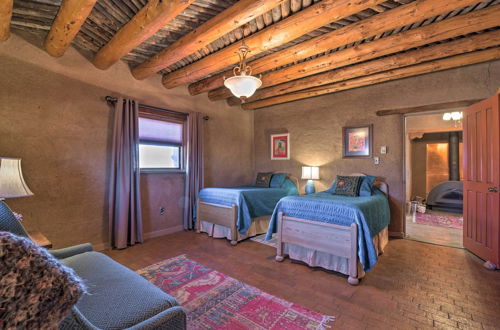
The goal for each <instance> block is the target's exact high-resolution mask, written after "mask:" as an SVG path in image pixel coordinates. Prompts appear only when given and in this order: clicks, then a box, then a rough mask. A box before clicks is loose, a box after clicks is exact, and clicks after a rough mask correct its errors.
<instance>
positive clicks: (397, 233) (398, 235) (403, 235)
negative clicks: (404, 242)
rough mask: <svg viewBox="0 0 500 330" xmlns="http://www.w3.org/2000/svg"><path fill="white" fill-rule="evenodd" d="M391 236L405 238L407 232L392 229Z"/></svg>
mask: <svg viewBox="0 0 500 330" xmlns="http://www.w3.org/2000/svg"><path fill="white" fill-rule="evenodd" d="M389 236H390V237H394V238H405V233H403V232H398V231H390V232H389Z"/></svg>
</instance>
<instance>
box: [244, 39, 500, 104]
mask: <svg viewBox="0 0 500 330" xmlns="http://www.w3.org/2000/svg"><path fill="white" fill-rule="evenodd" d="M499 58H500V47H495V48H490V49H486V50H480V51H476V52H472V53H467V54H461V55H456V56H452V57H447V58H444V59H439V60H436V61H431V62H426V63H422V64H417V65H413V66H409V67H405V68H400V69H395V70H388V71H384V72H381V73H376V74H373V75H369V76H364V77H359V78H354V79H350V80H346V81H341V82H336V83H333V84H328V85H323V86H319V87H316V88H311V89H308V90H304V91H299V92H294V93H290V94H285V95H280V96H276V97H272V98H268V99H263V100H259V101H255V102H251V103H245V104H243V105H242V108H243V109H245V110H253V109H260V108H265V107H269V106H272V105H277V104H282V103H286V102H291V101H297V100H301V99H306V98H310V97H315V96H320V95H324V94H331V93H335V92H339V91H343V90H348V89H353V88H357V87H362V86H369V85H374V84H378V83H381V82H386V81H392V80H397V79H402V78H407V77H412V76H417V75H421V74H426V73H431V72H437V71H442V70H447V69H452V68H456V67H462V66H466V65H471V64H476V63H481V62H487V61H494V60H497V59H499Z"/></svg>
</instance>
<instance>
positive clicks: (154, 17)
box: [92, 0, 195, 70]
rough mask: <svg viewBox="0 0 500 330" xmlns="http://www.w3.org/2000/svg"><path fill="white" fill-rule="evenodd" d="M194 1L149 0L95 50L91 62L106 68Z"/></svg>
mask: <svg viewBox="0 0 500 330" xmlns="http://www.w3.org/2000/svg"><path fill="white" fill-rule="evenodd" d="M194 1H195V0H150V1H149V2H148V3H147V4H146V5H145V6H144V7H142V9H141V10H139V12H137V14H135V16H134V17H132V19H131V20H130V21H129V22H128V23H127V24H125V25H124V26H123V27H122V28H121V29H120V30H118V32H116V34H115V35H114V36H113V38H111V40H110V41H109V42H108V43H107V44H106V45H104V47H102V48H101V49H100V50H99V51H98V52H97V54H96V55H95V56H94V59H93V61H92V63H94V65H95V66H96V67H97V68H99V69H102V70H106V69H108V68H109V67H110V66H112V65H113V64H115V63H116V62H117V61H118V60H120V58H122V57H123V56H125V55H127V54H128V53H129V52H130V51H131V50H132V49H134V48H136V47H137V46H139V45H140V44H141V43H143V42H144V41H146V40H147V39H148V38H149V37H151V36H152V35H153V34H155V33H156V32H157V31H158V30H159V29H161V28H162V27H164V26H165V25H167V24H168V23H169V22H170V21H172V20H173V19H174V18H175V17H176V16H177V15H179V14H180V13H182V12H183V11H184V10H185V9H186V8H187V7H189V6H190V5H191V4H192V3H193V2H194Z"/></svg>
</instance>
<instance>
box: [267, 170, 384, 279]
mask: <svg viewBox="0 0 500 330" xmlns="http://www.w3.org/2000/svg"><path fill="white" fill-rule="evenodd" d="M350 176H365V174H362V173H353V174H350ZM376 185H377V187H378V188H379V189H380V190H381V191H382V192H384V193H385V194H386V195H387V196H388V195H389V192H388V187H387V185H386V184H385V183H384V182H382V181H380V180H378V179H377V180H376ZM277 238H278V245H277V247H276V250H277V253H276V261H279V262H281V261H283V260H284V259H285V257H284V255H283V244H284V243H289V244H293V245H297V246H300V247H304V248H309V249H313V250H316V251H321V252H326V253H329V254H332V255H335V256H338V257H342V258H347V259H348V260H349V267H348V273H347V274H346V275H349V277H348V278H347V282H348V283H349V284H351V285H358V284H359V277H358V227H357V225H356V224H355V223H353V224H352V225H350V226H341V225H334V224H330V223H324V222H318V221H312V220H308V219H300V218H293V217H287V216H286V215H284V214H283V212H279V213H278V229H277Z"/></svg>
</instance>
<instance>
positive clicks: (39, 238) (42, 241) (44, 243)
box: [28, 231, 52, 249]
mask: <svg viewBox="0 0 500 330" xmlns="http://www.w3.org/2000/svg"><path fill="white" fill-rule="evenodd" d="M28 235H29V236H30V238H31V240H32V241H33V242H35V243H36V244H38V245H40V246H41V247H43V248H46V249H50V248H52V243H51V242H50V241H49V239H48V238H47V237H45V235H44V234H42V233H41V232H39V231H33V232H30V233H28Z"/></svg>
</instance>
